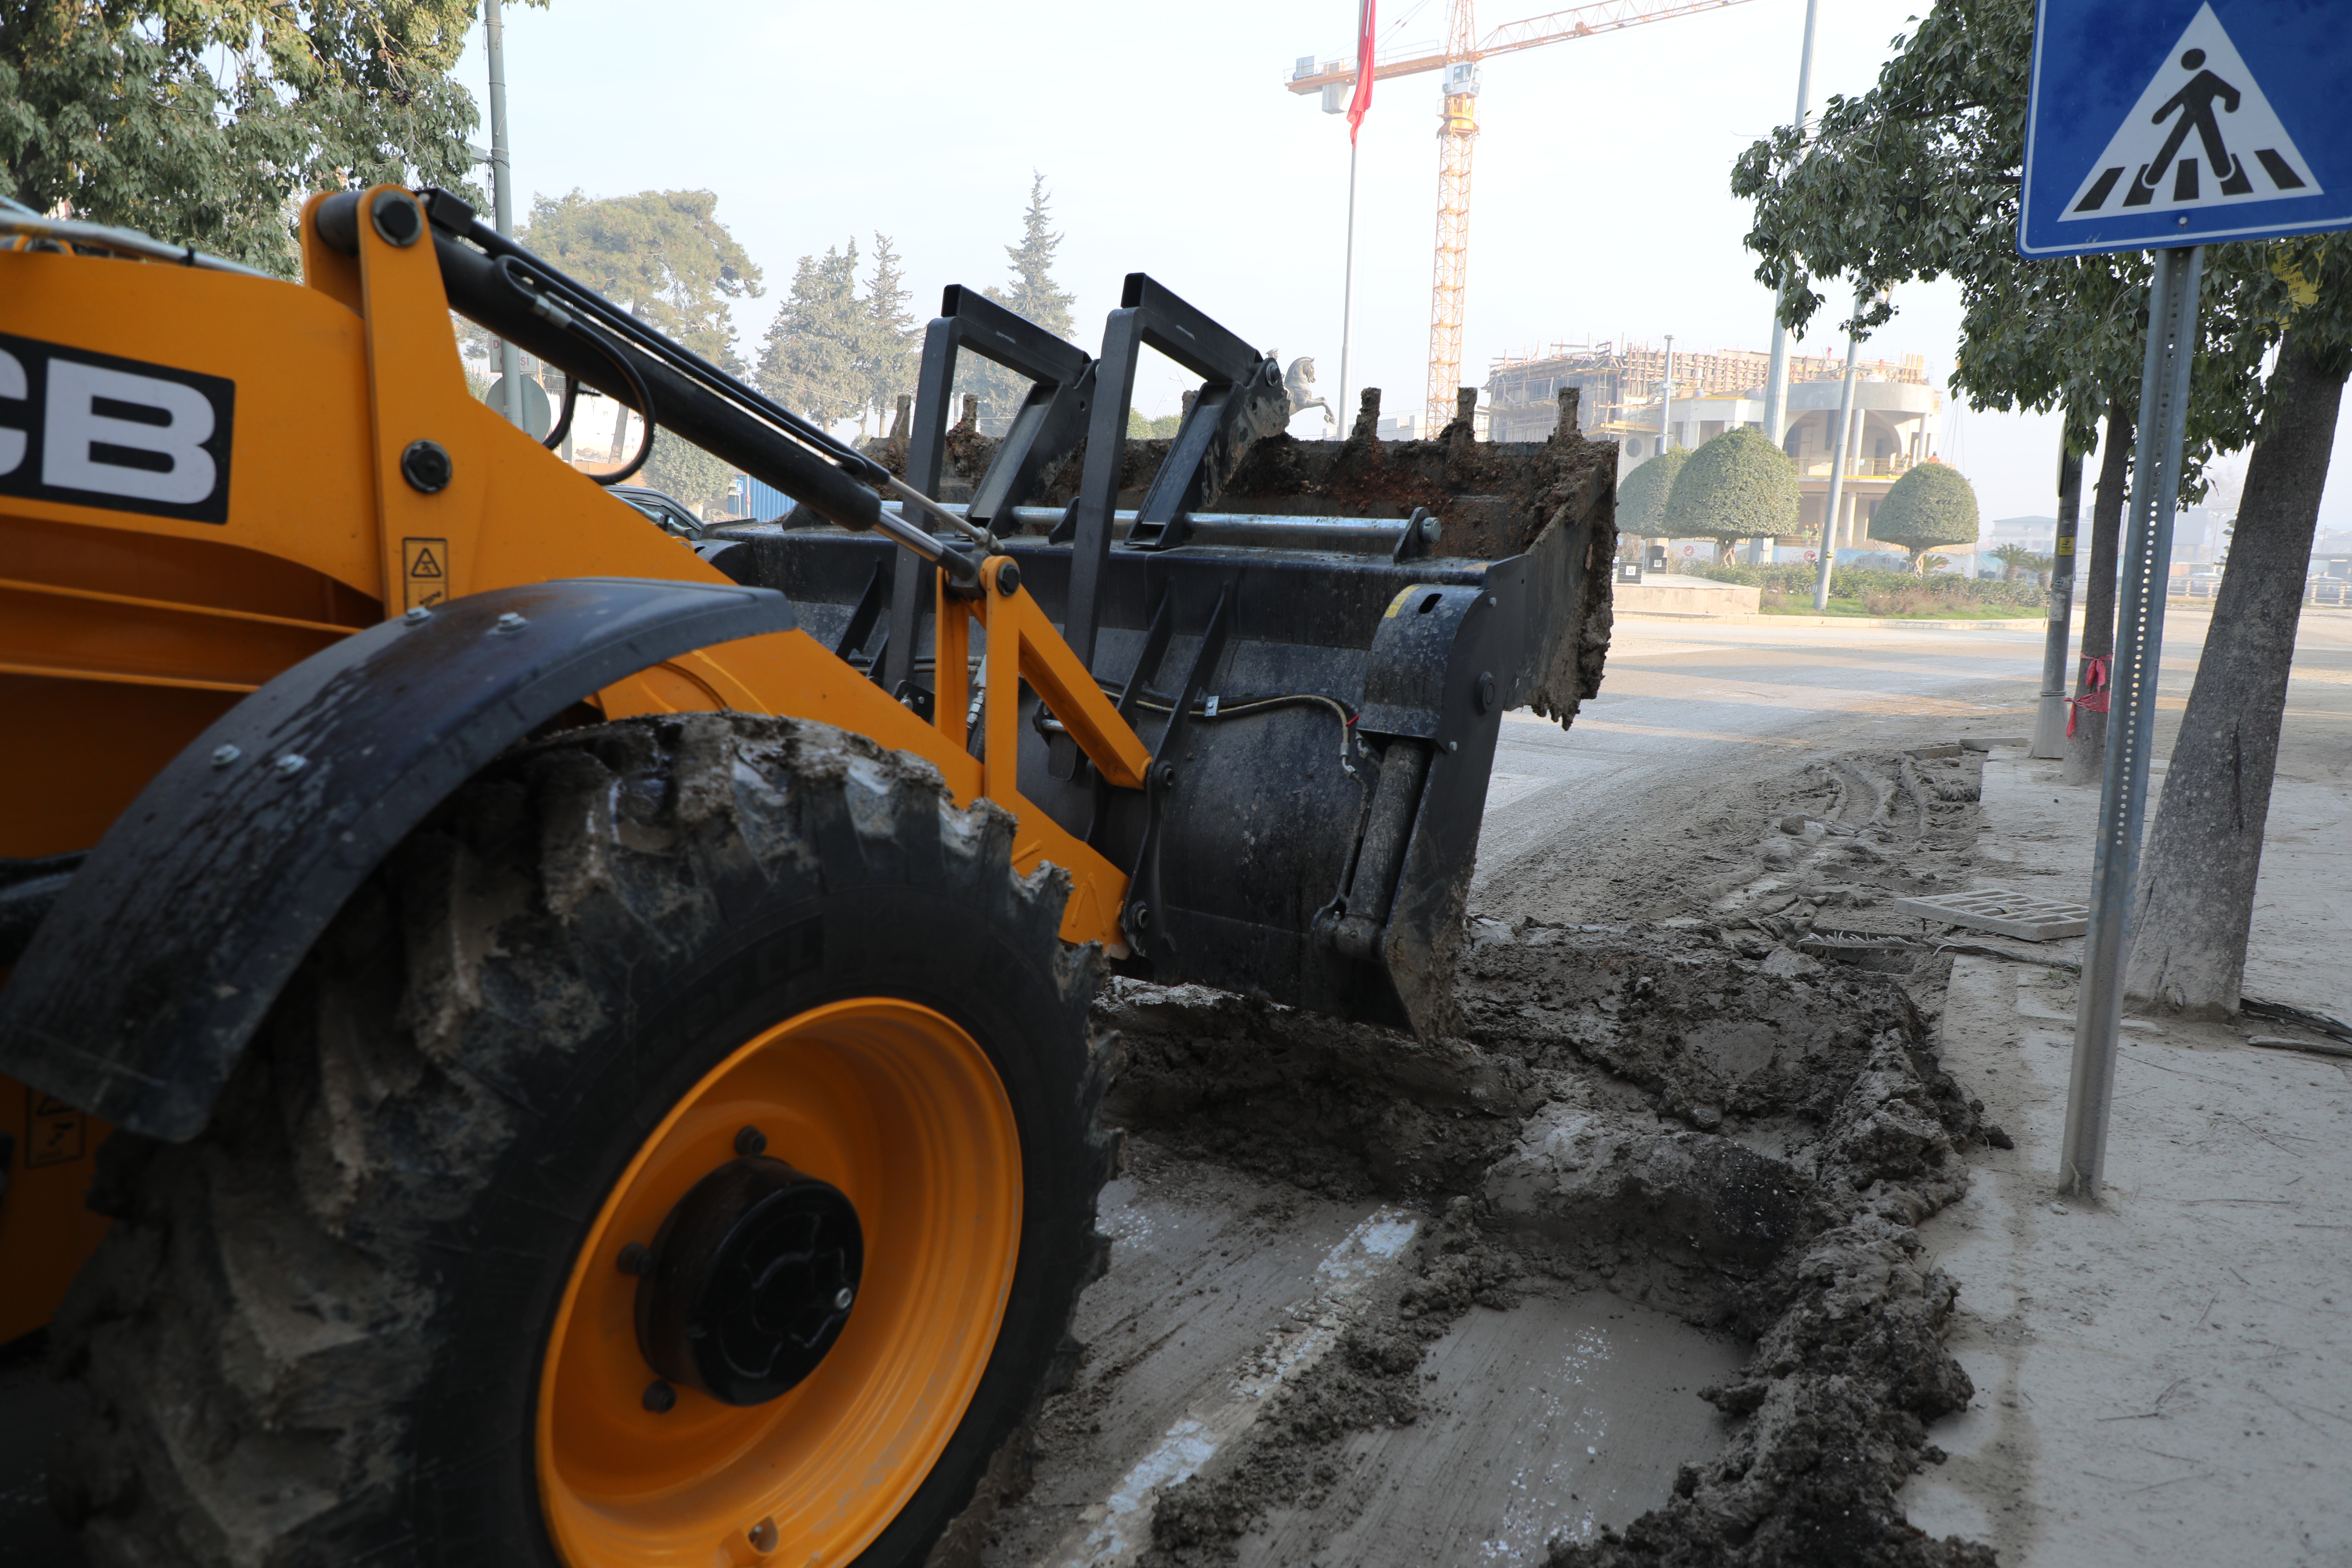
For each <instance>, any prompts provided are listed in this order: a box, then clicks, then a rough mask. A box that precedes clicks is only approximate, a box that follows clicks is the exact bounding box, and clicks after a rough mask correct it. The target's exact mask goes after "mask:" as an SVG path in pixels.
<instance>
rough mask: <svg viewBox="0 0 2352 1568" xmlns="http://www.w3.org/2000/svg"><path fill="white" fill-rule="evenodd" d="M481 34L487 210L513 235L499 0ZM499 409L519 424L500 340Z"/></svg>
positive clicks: (518, 364) (516, 396) (511, 356)
mask: <svg viewBox="0 0 2352 1568" xmlns="http://www.w3.org/2000/svg"><path fill="white" fill-rule="evenodd" d="M482 34H483V38H482V41H483V45H484V48H485V51H486V52H487V53H488V55H489V57H490V213H491V216H492V218H493V219H494V221H495V222H496V224H497V226H498V231H499V233H500V234H503V235H506V236H508V237H509V238H511V237H513V235H514V185H513V182H512V181H511V179H509V175H508V164H509V158H508V156H507V28H506V18H505V17H504V16H501V15H500V14H499V0H482ZM499 384H500V387H501V388H502V390H501V392H500V394H499V396H500V400H501V401H502V402H504V403H505V404H506V406H505V407H504V408H502V409H500V410H499V412H500V413H501V414H504V415H505V416H507V422H508V423H509V424H511V425H520V424H521V423H522V355H521V354H520V353H519V352H517V350H516V348H515V346H514V344H512V343H510V342H505V341H504V340H503V339H501V340H500V341H499Z"/></svg>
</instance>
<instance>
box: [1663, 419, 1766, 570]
mask: <svg viewBox="0 0 2352 1568" xmlns="http://www.w3.org/2000/svg"><path fill="white" fill-rule="evenodd" d="M1796 531H1797V466H1796V465H1795V464H1794V463H1791V462H1790V460H1789V455H1788V454H1787V453H1786V452H1783V451H1782V450H1780V447H1776V446H1774V445H1773V444H1772V443H1771V441H1770V440H1769V438H1767V437H1766V436H1765V434H1764V432H1762V431H1761V430H1751V429H1749V428H1748V426H1744V425H1743V426H1739V427H1738V429H1736V430H1726V431H1725V432H1724V433H1723V434H1722V435H1720V436H1717V437H1715V438H1714V439H1712V440H1710V441H1707V442H1706V443H1705V444H1704V445H1702V446H1701V447H1699V449H1698V450H1697V451H1696V452H1693V453H1692V454H1691V458H1690V462H1689V463H1688V464H1687V465H1686V466H1685V468H1684V469H1683V471H1682V472H1681V474H1679V475H1677V476H1676V477H1675V488H1674V493H1673V494H1672V495H1670V496H1669V497H1667V499H1666V515H1665V519H1664V532H1665V533H1666V534H1667V535H1668V536H1669V537H1672V538H1675V539H1690V538H1698V539H1712V540H1714V541H1715V542H1717V544H1719V545H1721V546H1723V547H1724V548H1725V549H1729V548H1730V546H1731V544H1732V542H1734V541H1736V540H1741V539H1777V538H1779V537H1780V536H1781V535H1783V534H1794V533H1795V532H1796Z"/></svg>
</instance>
